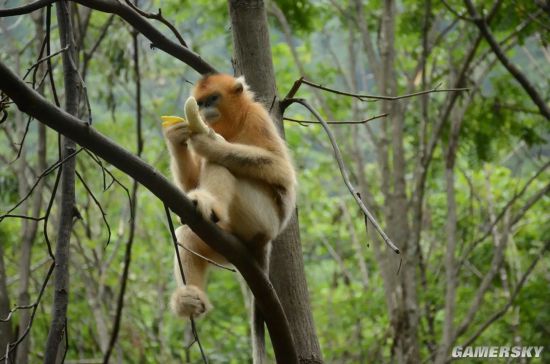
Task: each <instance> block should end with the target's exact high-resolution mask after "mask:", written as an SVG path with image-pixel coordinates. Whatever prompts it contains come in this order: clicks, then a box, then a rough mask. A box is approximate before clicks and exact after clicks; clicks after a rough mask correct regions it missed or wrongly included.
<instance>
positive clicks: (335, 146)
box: [292, 99, 399, 254]
mask: <svg viewBox="0 0 550 364" xmlns="http://www.w3.org/2000/svg"><path fill="white" fill-rule="evenodd" d="M292 101H293V102H295V103H298V104H301V105H303V106H304V107H305V108H306V109H308V110H309V111H310V112H311V113H312V114H313V116H314V117H315V118H316V119H317V120H319V122H320V123H321V125H322V126H323V129H325V132H326V133H327V135H328V138H329V139H330V143H331V144H332V148H333V149H334V157H335V158H336V162H337V163H338V167H339V168H340V172H341V173H342V178H343V179H344V183H345V184H346V187H347V188H348V190H349V191H350V192H351V195H352V196H353V198H354V199H355V201H356V202H357V204H358V205H359V207H360V208H361V211H362V212H363V214H365V216H366V217H367V218H368V219H369V221H370V222H371V223H372V224H373V225H374V228H375V229H376V231H378V233H379V234H380V236H381V237H382V239H383V240H384V242H385V243H386V244H387V245H388V247H390V248H391V250H393V251H394V252H395V253H397V254H399V248H398V247H397V246H395V244H394V243H393V242H392V241H391V239H390V238H389V237H388V236H387V235H386V233H385V232H384V230H382V228H381V227H380V225H379V224H378V222H377V221H376V219H375V218H374V216H372V214H371V213H370V211H369V210H368V209H367V207H366V206H365V204H364V203H363V201H362V200H361V198H360V197H359V196H358V194H357V191H355V189H354V188H353V186H352V185H351V182H350V180H349V177H348V173H347V171H346V167H345V165H344V161H343V159H342V155H341V153H340V149H339V148H338V144H337V143H336V139H335V138H334V135H332V132H331V131H330V129H329V127H328V125H327V123H326V121H325V120H324V119H323V118H322V117H321V115H319V113H318V112H317V110H315V109H314V108H313V107H312V106H311V105H309V104H308V103H307V101H305V100H302V99H292Z"/></svg>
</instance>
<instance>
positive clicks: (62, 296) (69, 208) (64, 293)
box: [44, 1, 80, 364]
mask: <svg viewBox="0 0 550 364" xmlns="http://www.w3.org/2000/svg"><path fill="white" fill-rule="evenodd" d="M56 11H57V21H58V24H59V35H60V41H61V48H65V47H68V49H67V51H66V52H64V53H63V56H62V60H63V76H64V77H63V78H64V84H65V110H66V111H67V112H68V113H69V114H71V115H75V116H76V115H77V113H78V101H79V99H80V97H79V93H80V85H79V82H80V81H79V79H78V70H77V69H76V55H77V53H76V48H75V44H74V40H73V29H72V25H71V15H70V14H71V10H70V7H69V4H68V3H67V2H66V1H60V2H58V3H57V4H56ZM75 151H76V144H75V142H73V141H72V140H70V139H69V138H66V137H63V148H62V152H61V154H62V155H61V158H63V159H64V158H66V157H68V156H69V155H71V154H72V153H74V152H75ZM75 167H76V157H73V158H69V159H67V160H66V162H65V163H64V164H63V166H62V167H61V168H62V171H61V197H60V212H59V225H58V228H57V244H56V248H55V278H54V286H55V292H54V301H53V313H52V323H51V326H50V331H49V333H48V339H47V342H46V348H45V352H44V363H45V364H54V363H57V362H60V360H62V358H63V357H64V353H63V355H61V352H60V351H59V348H60V344H61V342H62V339H63V338H64V337H65V336H66V334H67V333H66V327H67V326H66V325H67V307H68V304H69V243H70V238H71V230H72V228H73V217H74V211H75ZM65 349H67V348H65Z"/></svg>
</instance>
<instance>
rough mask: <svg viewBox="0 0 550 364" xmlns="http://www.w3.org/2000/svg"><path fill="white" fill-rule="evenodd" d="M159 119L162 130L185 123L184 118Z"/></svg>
mask: <svg viewBox="0 0 550 364" xmlns="http://www.w3.org/2000/svg"><path fill="white" fill-rule="evenodd" d="M160 118H161V119H162V127H163V128H168V127H170V126H172V125H174V124H177V123H185V122H186V121H185V119H184V118H180V117H179V116H161V117H160Z"/></svg>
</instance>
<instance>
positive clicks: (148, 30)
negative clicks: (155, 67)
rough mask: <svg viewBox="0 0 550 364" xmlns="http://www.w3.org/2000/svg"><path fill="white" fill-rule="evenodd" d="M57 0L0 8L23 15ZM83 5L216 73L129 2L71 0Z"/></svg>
mask: <svg viewBox="0 0 550 364" xmlns="http://www.w3.org/2000/svg"><path fill="white" fill-rule="evenodd" d="M55 1H56V0H38V1H36V2H35V3H32V4H30V5H27V6H21V7H18V8H13V9H4V10H0V18H1V17H6V16H13V15H23V14H28V13H30V12H33V11H35V10H38V9H40V8H43V7H45V6H48V5H50V4H53V3H54V2H55ZM71 1H74V2H76V3H79V4H81V5H83V6H86V7H89V8H91V9H94V10H98V11H101V12H104V13H109V14H116V15H118V16H119V17H121V18H122V19H124V20H125V21H126V22H127V23H129V24H130V25H131V26H132V27H133V28H135V29H136V30H138V31H139V32H140V33H141V34H143V35H144V36H145V37H146V38H147V39H149V40H150V41H151V43H152V44H153V46H154V47H155V48H158V49H161V50H163V51H164V52H166V53H168V54H170V55H171V56H174V57H175V58H177V59H179V60H180V61H182V62H184V63H185V64H187V65H189V66H190V67H191V68H193V69H194V70H195V71H197V72H199V73H201V74H205V73H216V72H217V71H216V69H215V68H214V67H212V66H211V65H210V64H209V63H208V62H206V61H205V60H203V59H202V58H201V57H200V56H199V55H198V54H196V53H194V52H193V51H191V50H189V49H188V48H186V47H184V46H182V45H180V44H178V43H176V42H174V41H172V40H170V39H168V38H167V37H166V36H165V35H164V34H162V33H161V32H160V31H158V30H157V29H156V28H155V27H154V26H153V25H152V24H151V23H150V22H149V21H148V20H147V19H146V18H144V17H143V16H141V15H140V14H139V13H138V12H137V11H135V10H134V9H132V8H131V7H130V6H128V5H127V4H125V3H123V2H120V1H113V0H71Z"/></svg>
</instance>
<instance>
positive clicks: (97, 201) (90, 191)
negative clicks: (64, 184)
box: [75, 170, 111, 246]
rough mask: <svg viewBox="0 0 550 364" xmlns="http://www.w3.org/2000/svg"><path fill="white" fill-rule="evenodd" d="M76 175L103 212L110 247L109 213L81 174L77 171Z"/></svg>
mask: <svg viewBox="0 0 550 364" xmlns="http://www.w3.org/2000/svg"><path fill="white" fill-rule="evenodd" d="M75 173H76V176H77V177H78V179H79V180H80V182H81V183H82V185H83V186H84V188H85V189H86V191H87V192H88V194H89V195H90V197H91V198H92V200H93V201H94V203H95V205H96V206H97V208H98V209H99V211H100V212H101V217H102V219H103V222H104V223H105V227H106V228H107V243H106V244H105V246H108V245H109V243H110V242H111V226H110V225H109V222H108V221H107V213H105V210H103V207H102V206H101V203H100V202H99V200H98V199H97V198H96V197H95V195H94V193H93V192H92V190H91V189H90V187H88V185H87V184H86V182H85V181H84V178H82V176H81V175H80V173H78V171H77V170H75Z"/></svg>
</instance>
